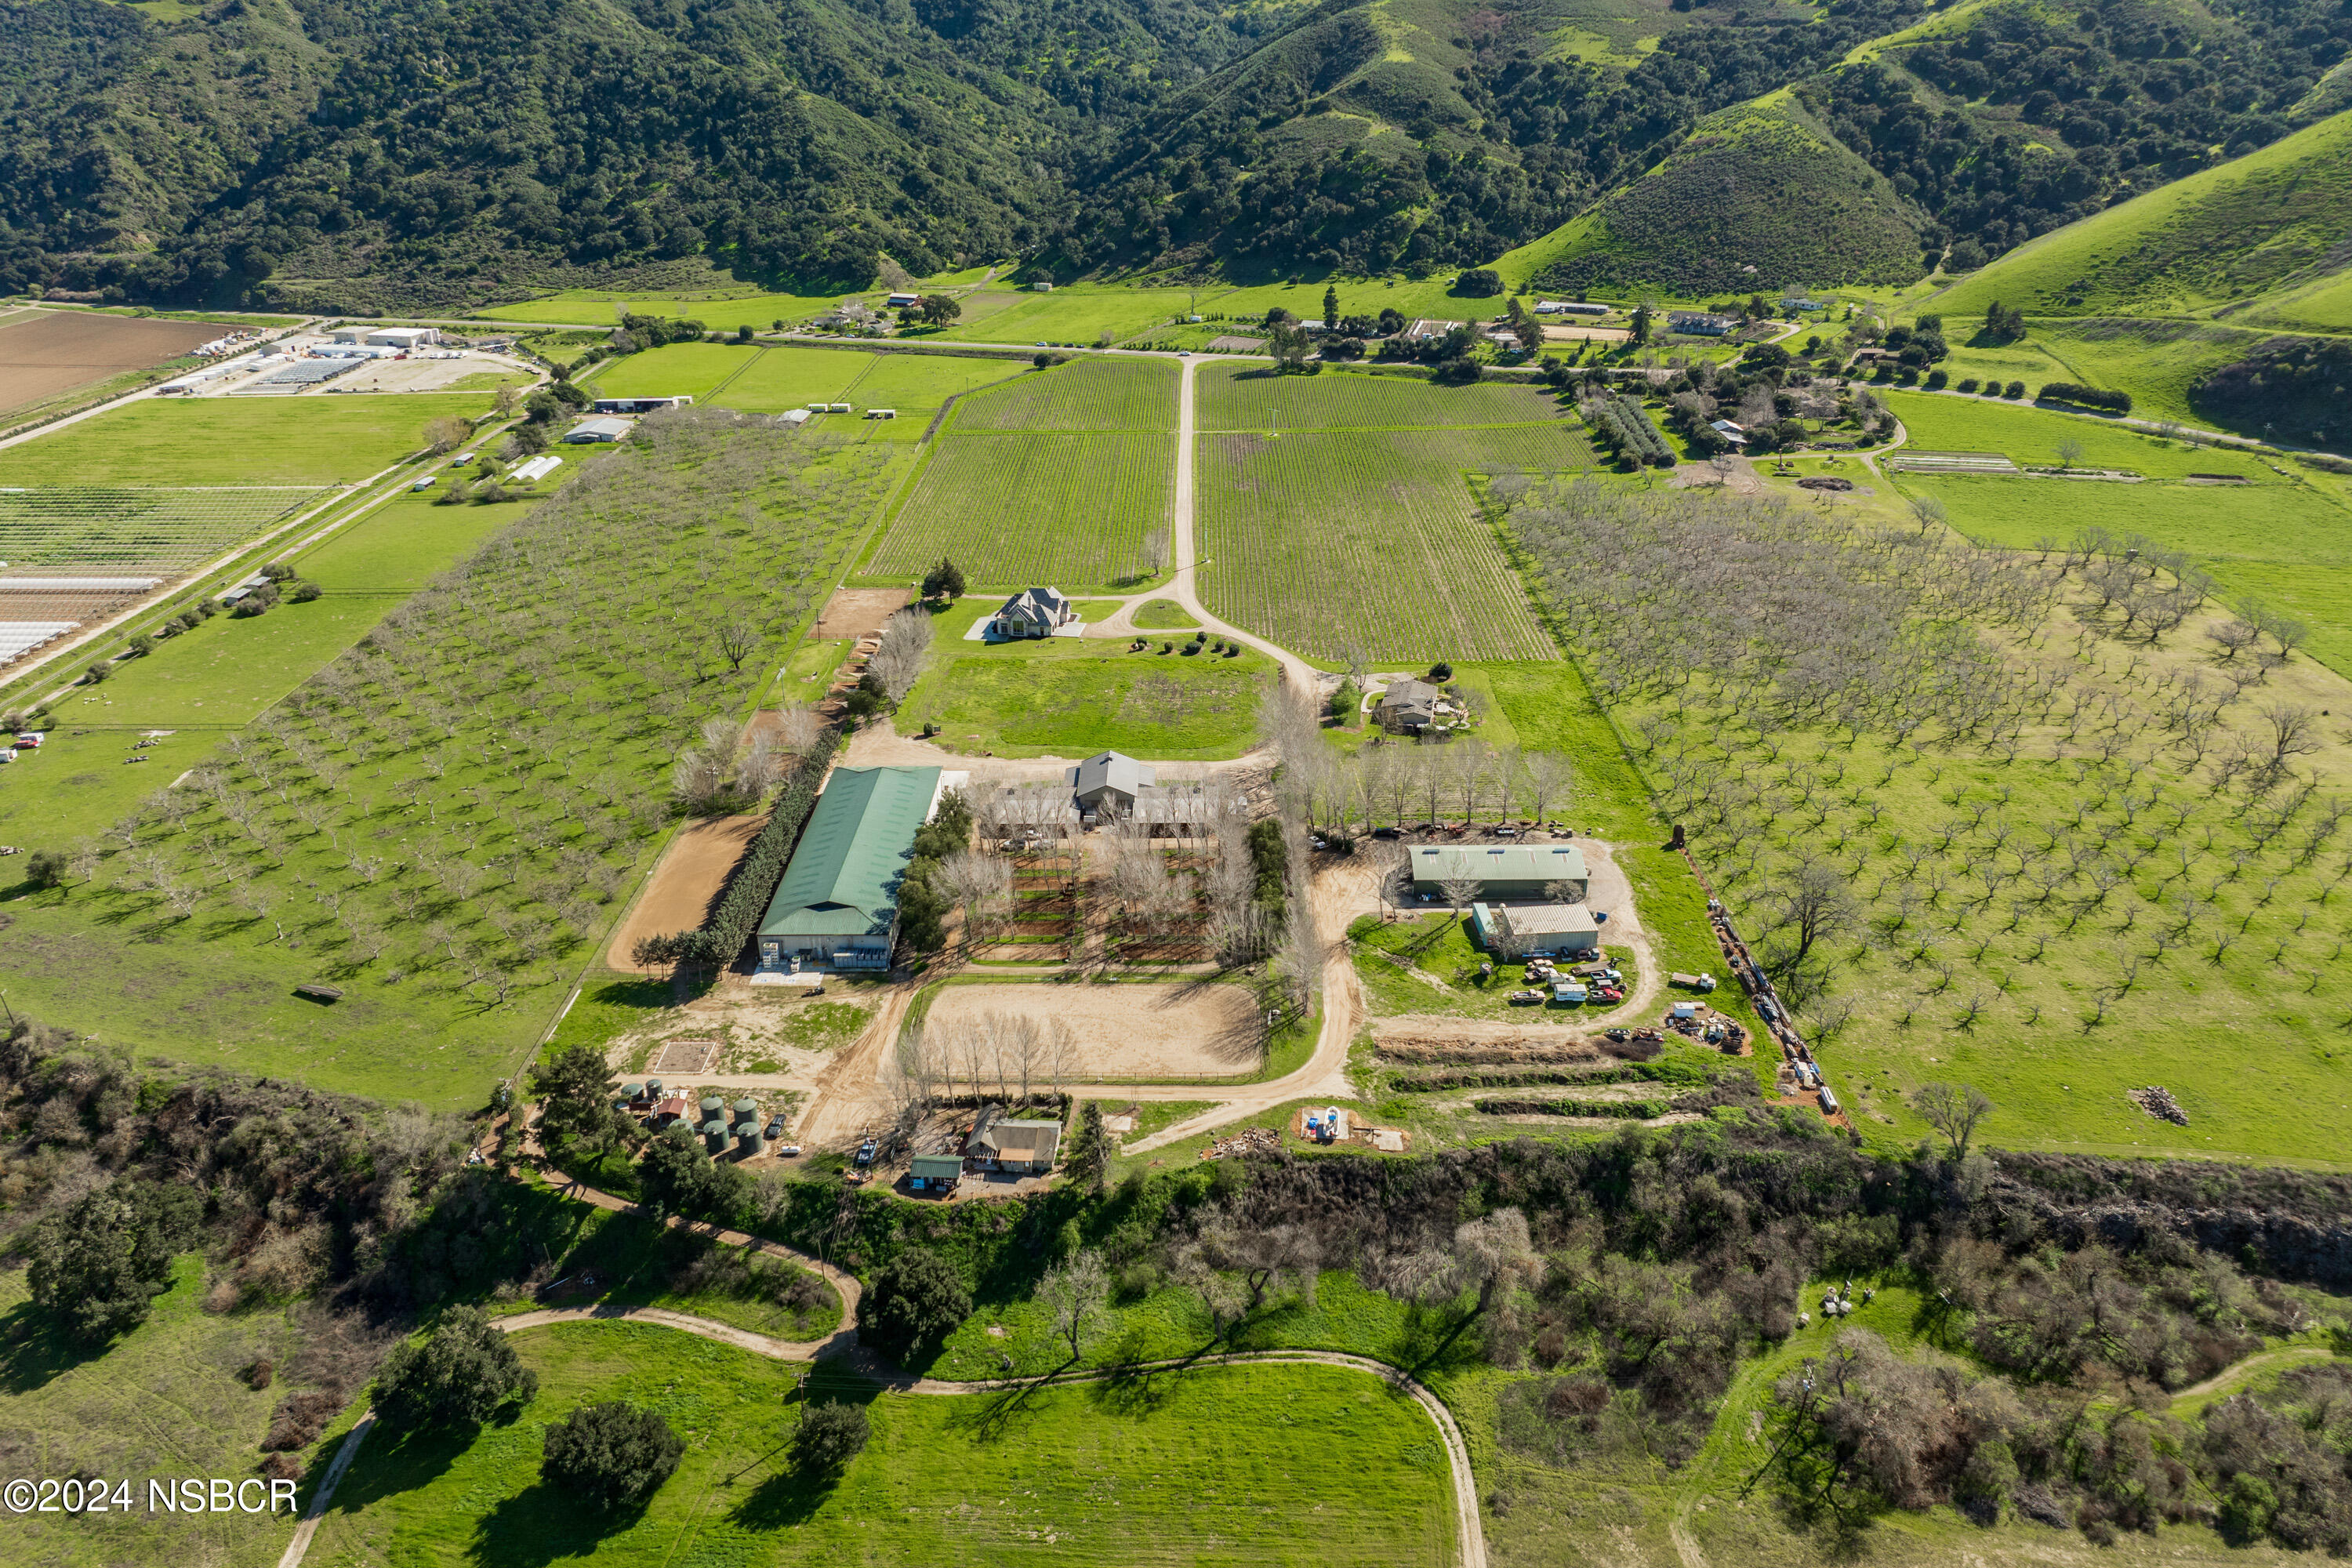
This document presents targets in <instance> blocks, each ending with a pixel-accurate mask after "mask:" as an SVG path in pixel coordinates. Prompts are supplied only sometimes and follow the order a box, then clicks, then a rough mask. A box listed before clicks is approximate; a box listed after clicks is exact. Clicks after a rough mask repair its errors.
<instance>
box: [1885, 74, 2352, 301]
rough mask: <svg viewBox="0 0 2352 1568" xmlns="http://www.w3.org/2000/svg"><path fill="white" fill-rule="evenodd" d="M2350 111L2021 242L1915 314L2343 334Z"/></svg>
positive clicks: (2349, 275)
mask: <svg viewBox="0 0 2352 1568" xmlns="http://www.w3.org/2000/svg"><path fill="white" fill-rule="evenodd" d="M2347 269H2352V110H2347V111H2344V112H2339V113H2336V114H2335V115H2332V116H2330V117H2329V118H2327V119H2326V120H2323V121H2319V122H2318V123H2317V124H2315V125H2311V126H2307V127H2305V129H2304V130H2302V131H2299V132H2295V133H2294V135H2292V136H2288V137H2286V138H2284V139H2283V140H2281V141H2278V142H2273V143H2272V144H2271V145H2269V146H2267V147H2264V148H2263V149H2261V150H2260V151H2258V152H2254V153H2249V154H2247V155H2246V156H2244V157H2242V158H2237V159H2233V160H2232V161H2231V162H2229V163H2223V164H2221V165H2220V166H2218V167H2216V168H2212V169H2208V170H2206V171H2204V172H2203V173H2201V174H2191V175H2189V177H2188V178H2186V179H2183V180H2179V181H2177V182H2175V183H2174V184H2169V185H2167V186H2164V187H2163V188H2162V189H2160V190H2156V191H2151V192H2149V193H2148V194H2147V195H2143V196H2137V197H2135V198H2133V199H2132V200H2130V201H2127V202H2124V203H2121V204H2119V205H2116V206H2112V207H2109V208H2107V209H2106V210H2105V211H2104V212H2101V213H2099V214H2097V215H2096V216H2092V217H2087V218H2084V219H2083V220H2081V221H2080V222H2077V223H2073V224H2069V225H2068V226H2065V227H2064V228H2062V229H2058V230H2056V231H2054V232H2053V233H2050V234H2047V235H2044V236H2042V237H2041V238H2039V239H2036V240H2033V241H2032V242H2031V243H2030V244H2026V245H2022V246H2020V247H2018V248H2017V249H2015V250H2013V251H2011V252H2010V253H2009V254H2008V255H2006V256H2003V257H2001V258H2000V259H1998V260H1996V261H1994V262H1993V263H1992V264H1991V265H1990V266H1988V267H1986V268H1982V269H1981V270H1979V271H1978V272H1975V273H1973V274H1971V275H1969V277H1966V278H1964V279H1960V280H1959V281H1958V282H1957V283H1955V284H1953V285H1952V286H1951V287H1950V288H1948V289H1943V290H1941V291H1940V292H1939V293H1937V295H1936V296H1935V297H1934V298H1933V299H1932V300H1927V301H1923V302H1922V303H1921V305H1920V309H1923V310H1939V311H1941V312H1942V313H1943V314H1944V315H1945V316H1947V317H1950V318H1955V319H1958V318H1964V317H1968V316H1972V315H1981V314H1982V313H1983V312H1984V310H1985V308H1986V307H1987V306H1989V305H1990V304H1992V303H1993V302H1994V301H1996V300H1998V301H1999V302H2000V303H2001V304H2004V305H2007V306H2011V307H2012V308H2016V309H2021V310H2025V311H2026V312H2027V313H2028V314H2030V315H2044V316H2093V315H2101V316H2116V315H2142V316H2206V317H2210V318H2213V319H2217V320H2226V321H2242V322H2245V323H2248V324H2253V325H2261V326H2268V327H2278V328H2300V329H2309V330H2320V331H2352V271H2347Z"/></svg>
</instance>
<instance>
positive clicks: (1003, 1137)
mask: <svg viewBox="0 0 2352 1568" xmlns="http://www.w3.org/2000/svg"><path fill="white" fill-rule="evenodd" d="M1061 1142H1062V1124H1061V1123H1060V1122H1058V1121H1042V1120H1027V1119H1022V1118H1015V1117H1007V1116H1006V1115H1005V1114H1004V1111H1003V1108H1002V1107H1000V1106H993V1105H992V1106H989V1107H988V1108H986V1109H985V1110H982V1112H981V1113H980V1118H979V1121H978V1122H977V1124H976V1125H974V1126H973V1128H972V1130H971V1138H970V1139H969V1140H967V1141H966V1142H965V1144H964V1152H966V1153H968V1154H972V1155H976V1156H978V1157H979V1158H981V1159H983V1160H989V1161H992V1162H994V1163H995V1164H996V1167H997V1168H998V1169H999V1170H1005V1171H1050V1170H1052V1169H1053V1168H1054V1155H1055V1152H1056V1151H1057V1150H1059V1148H1060V1147H1061Z"/></svg>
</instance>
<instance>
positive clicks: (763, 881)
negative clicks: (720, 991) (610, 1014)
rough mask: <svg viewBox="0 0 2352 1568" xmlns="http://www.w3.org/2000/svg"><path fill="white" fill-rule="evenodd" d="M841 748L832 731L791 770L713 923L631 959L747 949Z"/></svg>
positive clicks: (708, 957)
mask: <svg viewBox="0 0 2352 1568" xmlns="http://www.w3.org/2000/svg"><path fill="white" fill-rule="evenodd" d="M840 745H841V732H840V731H838V730H832V729H828V730H826V731H824V732H823V734H822V735H821V736H820V737H819V739H818V741H817V743H816V744H815V745H814V746H812V747H811V748H809V752H808V754H807V755H806V756H804V757H803V758H802V759H801V760H800V762H799V763H797V764H796V765H795V766H794V767H793V772H792V776H791V777H790V778H787V779H786V780H785V781H784V784H783V787H782V789H780V790H778V791H777V792H776V804H775V805H774V806H773V808H772V810H771V811H770V812H769V815H768V824H767V826H764V827H762V828H761V829H760V836H759V837H757V838H754V839H753V840H751V853H750V854H748V855H746V856H744V857H743V861H742V864H740V865H739V866H737V867H736V868H735V874H734V875H733V876H732V877H730V878H729V879H728V880H727V891H726V893H725V894H724V895H722V896H721V897H720V899H719V910H718V912H717V913H715V914H713V915H712V916H711V917H710V920H709V923H708V924H706V925H704V926H703V927H702V929H701V930H699V931H672V932H670V933H669V934H668V935H667V936H649V937H646V938H645V939H643V940H642V941H640V942H638V943H637V944H636V946H635V948H634V949H632V950H631V952H630V954H629V956H630V957H631V958H632V959H634V960H635V961H636V962H637V963H677V962H679V961H681V960H684V961H687V962H691V963H732V962H733V961H734V957H735V955H736V954H737V953H739V952H742V951H743V944H744V943H745V942H749V941H751V933H752V932H753V931H758V930H759V929H760V921H761V917H762V916H764V915H765V914H766V913H767V912H768V900H771V899H773V898H774V897H775V896H776V884H777V883H779V882H781V881H782V880H783V879H784V867H785V865H786V864H787V863H788V862H789V861H790V860H791V859H792V858H793V845H794V844H796V843H798V842H799V840H800V836H801V828H802V826H803V824H805V823H806V822H807V821H808V818H809V813H810V812H812V811H814V810H815V809H816V797H817V791H818V790H819V789H821V788H822V787H823V786H824V771H825V769H826V768H827V767H828V766H830V765H831V764H832V762H833V753H834V752H835V750H837V749H838V748H839V747H840Z"/></svg>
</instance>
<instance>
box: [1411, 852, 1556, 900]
mask: <svg viewBox="0 0 2352 1568" xmlns="http://www.w3.org/2000/svg"><path fill="white" fill-rule="evenodd" d="M1455 881H1460V882H1470V883H1474V884H1475V885H1476V889H1477V891H1476V892H1475V894H1474V895H1473V896H1474V897H1475V898H1478V899H1483V900H1495V901H1497V902H1500V901H1504V900H1519V901H1521V902H1526V903H1547V904H1549V903H1557V902H1561V901H1565V902H1568V903H1582V902H1583V901H1584V891H1585V883H1586V876H1585V869H1584V851H1583V850H1581V849H1580V848H1578V847H1576V846H1575V845H1573V844H1507V845H1503V844H1498V845H1492V846H1489V845H1481V844H1422V845H1416V846H1414V847H1413V851H1412V890H1413V891H1414V892H1416V893H1429V894H1432V895H1435V896H1440V897H1442V896H1443V895H1444V884H1445V883H1447V882H1455ZM1555 882H1564V883H1566V884H1567V885H1568V886H1567V888H1566V889H1565V891H1566V894H1567V897H1566V899H1565V900H1561V899H1560V898H1559V895H1557V894H1555V893H1553V892H1550V891H1549V890H1548V889H1550V888H1551V886H1552V884H1553V883H1555Z"/></svg>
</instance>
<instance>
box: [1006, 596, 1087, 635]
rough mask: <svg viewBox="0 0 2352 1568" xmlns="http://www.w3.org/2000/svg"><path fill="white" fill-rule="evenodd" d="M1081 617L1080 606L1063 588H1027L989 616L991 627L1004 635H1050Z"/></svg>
mask: <svg viewBox="0 0 2352 1568" xmlns="http://www.w3.org/2000/svg"><path fill="white" fill-rule="evenodd" d="M1077 618H1078V610H1077V606H1076V605H1073V604H1071V603H1070V599H1069V595H1066V594H1065V593H1063V592H1062V591H1061V590H1060V589H1059V588H1024V589H1022V590H1021V592H1019V593H1017V594H1015V595H1013V597H1011V598H1009V599H1007V600H1005V601H1004V603H1003V605H1002V606H1001V607H1000V608H999V609H998V610H997V612H996V614H995V615H993V616H990V617H989V621H988V629H989V630H990V631H992V632H994V633H995V634H996V635H997V636H998V637H1052V636H1053V635H1054V632H1055V628H1056V627H1059V626H1068V625H1070V624H1071V623H1072V622H1073V621H1076V619H1077Z"/></svg>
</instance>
